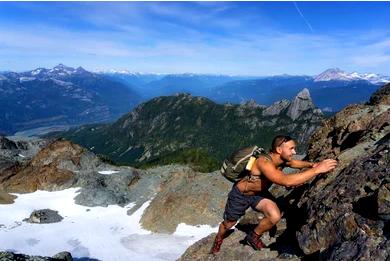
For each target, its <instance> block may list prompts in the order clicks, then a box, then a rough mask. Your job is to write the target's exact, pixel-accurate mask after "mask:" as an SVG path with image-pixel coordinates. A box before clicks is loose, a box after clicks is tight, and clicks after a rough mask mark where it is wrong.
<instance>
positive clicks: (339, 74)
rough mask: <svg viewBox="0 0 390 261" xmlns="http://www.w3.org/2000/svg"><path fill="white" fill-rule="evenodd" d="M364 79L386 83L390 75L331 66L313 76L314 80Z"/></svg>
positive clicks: (376, 82) (389, 80) (374, 82)
mask: <svg viewBox="0 0 390 261" xmlns="http://www.w3.org/2000/svg"><path fill="white" fill-rule="evenodd" d="M358 80H364V81H369V82H371V83H373V84H380V83H388V82H390V77H388V76H383V75H379V74H375V73H363V74H361V73H358V72H352V73H348V72H345V71H342V70H340V69H339V68H331V69H328V70H326V71H324V72H323V73H320V74H319V75H317V76H315V77H314V81H315V82H320V81H358Z"/></svg>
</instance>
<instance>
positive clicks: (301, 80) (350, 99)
mask: <svg viewBox="0 0 390 261" xmlns="http://www.w3.org/2000/svg"><path fill="white" fill-rule="evenodd" d="M379 86H380V85H377V84H372V83H370V82H369V81H366V80H348V81H345V80H328V81H315V80H314V78H313V77H311V76H288V75H284V76H272V77H265V78H262V79H254V80H242V81H233V82H228V83H226V84H223V85H221V86H218V87H215V88H213V90H212V91H211V94H210V96H209V97H210V98H211V99H213V100H214V101H216V102H220V103H223V102H233V103H241V102H246V101H248V100H250V99H254V100H255V101H256V102H257V103H260V104H264V105H270V104H272V103H274V102H276V101H278V100H281V99H292V98H293V97H294V95H295V93H297V92H298V91H299V90H301V89H302V88H307V89H309V91H310V93H311V96H312V98H313V101H314V103H315V104H316V105H317V106H318V107H319V108H321V109H322V110H323V111H329V112H337V111H339V110H341V109H342V108H344V107H345V106H347V105H348V104H351V103H360V102H365V101H367V100H368V98H369V97H370V95H371V94H372V93H373V92H374V91H376V90H377V89H378V88H379Z"/></svg>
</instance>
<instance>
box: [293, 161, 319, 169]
mask: <svg viewBox="0 0 390 261" xmlns="http://www.w3.org/2000/svg"><path fill="white" fill-rule="evenodd" d="M315 164H316V163H313V162H309V161H303V160H296V159H293V160H291V161H288V162H287V163H286V165H287V167H290V168H294V169H304V168H312V167H314V165H315Z"/></svg>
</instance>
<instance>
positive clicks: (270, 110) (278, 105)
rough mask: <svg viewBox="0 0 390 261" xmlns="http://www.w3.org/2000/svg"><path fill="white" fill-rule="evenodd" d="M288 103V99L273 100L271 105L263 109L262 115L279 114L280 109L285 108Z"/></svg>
mask: <svg viewBox="0 0 390 261" xmlns="http://www.w3.org/2000/svg"><path fill="white" fill-rule="evenodd" d="M289 105H290V101H289V100H281V101H277V102H275V103H274V104H272V105H271V106H269V107H267V108H266V109H265V110H264V111H263V115H264V116H273V115H278V114H280V113H281V112H282V111H284V110H285V109H287V108H288V106H289Z"/></svg>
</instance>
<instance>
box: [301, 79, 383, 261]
mask: <svg viewBox="0 0 390 261" xmlns="http://www.w3.org/2000/svg"><path fill="white" fill-rule="evenodd" d="M389 88H390V85H386V86H384V87H382V88H381V89H380V90H378V92H376V93H375V94H374V95H373V97H372V98H371V100H370V102H369V103H368V104H365V105H354V106H349V107H347V108H346V109H345V110H343V111H341V112H340V113H338V114H337V115H336V116H335V117H334V118H332V119H329V120H327V121H326V122H325V123H324V126H323V128H321V129H320V130H319V131H318V132H316V133H315V134H314V135H313V137H312V140H311V145H310V147H309V150H308V158H309V159H310V160H318V159H324V158H337V159H338V160H339V166H338V167H337V169H336V170H335V171H333V172H332V173H330V174H329V175H327V176H324V177H322V178H317V179H316V180H315V181H314V183H313V184H314V186H312V187H311V189H310V190H307V191H305V192H304V194H303V195H302V197H301V198H300V199H299V200H298V202H297V207H298V208H299V209H300V210H301V211H302V212H303V213H305V215H304V217H305V218H306V223H305V224H304V225H303V226H302V228H301V229H300V230H299V231H298V233H297V239H298V242H299V245H300V247H301V249H302V250H303V251H304V252H305V254H312V253H319V255H320V257H322V258H330V259H332V260H341V259H344V258H346V257H347V256H353V257H354V259H361V258H367V257H371V258H372V259H375V260H385V259H386V258H389V256H388V253H389V250H390V241H389V240H388V237H389V232H390V231H389V219H388V217H389V213H390V208H389V205H390V197H389V192H388V187H389V185H388V184H389V182H390V179H389V173H390V160H389V159H390V158H389V155H390V154H389V151H390V125H389V122H390V103H389V97H390V96H389Z"/></svg>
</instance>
